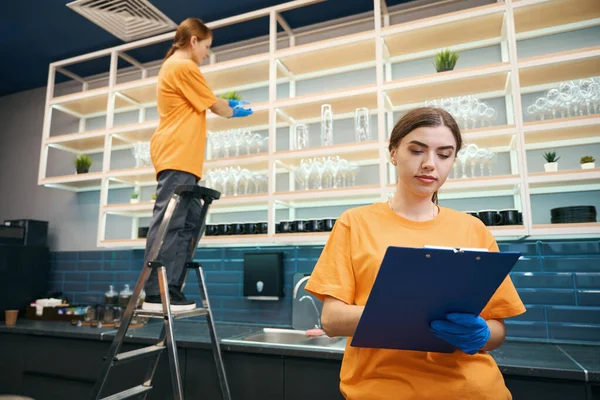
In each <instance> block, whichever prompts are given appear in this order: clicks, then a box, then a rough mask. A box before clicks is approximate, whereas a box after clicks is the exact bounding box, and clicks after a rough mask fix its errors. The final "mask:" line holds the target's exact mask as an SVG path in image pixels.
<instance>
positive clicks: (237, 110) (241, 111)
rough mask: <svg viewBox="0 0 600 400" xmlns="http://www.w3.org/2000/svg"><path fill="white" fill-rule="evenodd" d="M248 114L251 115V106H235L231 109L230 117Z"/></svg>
mask: <svg viewBox="0 0 600 400" xmlns="http://www.w3.org/2000/svg"><path fill="white" fill-rule="evenodd" d="M248 115H252V109H251V108H242V107H235V108H234V109H233V115H232V116H231V117H230V118H240V117H247V116H248Z"/></svg>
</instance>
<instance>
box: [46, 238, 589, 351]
mask: <svg viewBox="0 0 600 400" xmlns="http://www.w3.org/2000/svg"><path fill="white" fill-rule="evenodd" d="M500 249H501V250H502V251H506V250H514V251H520V252H522V253H523V255H524V256H527V258H528V259H529V260H527V261H525V260H523V261H519V262H518V264H517V265H516V267H515V268H514V270H513V272H512V273H511V276H512V279H513V281H514V283H515V286H516V287H517V289H518V291H519V294H520V296H521V299H522V300H523V302H524V303H525V304H526V306H527V313H525V314H524V315H522V316H519V317H517V318H512V319H510V320H508V321H507V326H508V335H509V336H510V337H513V338H528V339H550V340H559V341H570V340H577V341H588V342H592V341H594V342H600V241H598V240H592V241H538V242H515V243H508V242H501V243H500ZM261 250H264V251H282V252H284V253H285V255H284V257H285V276H284V285H285V293H286V296H285V297H284V298H283V299H282V300H281V301H277V302H257V301H249V300H246V299H245V298H244V297H243V296H242V267H243V255H244V253H245V252H253V251H261ZM321 250H322V246H317V247H309V246H301V247H268V248H262V249H261V248H258V247H245V248H207V249H199V250H197V252H196V257H195V258H196V260H199V261H201V262H202V264H203V267H204V269H205V272H206V278H207V284H208V293H209V296H210V300H211V305H212V307H213V311H214V315H215V319H216V320H217V321H227V322H248V323H261V324H268V325H274V326H283V327H291V323H292V302H291V295H290V294H291V291H292V286H291V285H292V276H293V274H294V273H296V272H311V271H312V269H313V267H314V265H315V263H316V261H317V259H318V257H319V255H320V253H321ZM142 263H143V251H141V250H122V251H85V252H56V253H52V278H51V290H54V291H62V292H64V293H66V294H67V295H68V296H70V298H71V299H72V301H73V302H76V303H98V302H101V301H102V296H103V293H104V292H105V291H107V290H108V285H111V284H112V285H115V286H116V290H121V289H122V288H123V285H124V284H129V285H130V286H131V287H132V288H133V286H134V284H135V282H136V281H137V278H138V275H139V271H140V269H141V267H142ZM185 293H186V294H187V295H188V296H189V297H190V298H192V299H194V300H196V301H197V302H199V290H198V286H197V284H196V278H195V274H190V279H189V280H188V284H187V285H186V288H185Z"/></svg>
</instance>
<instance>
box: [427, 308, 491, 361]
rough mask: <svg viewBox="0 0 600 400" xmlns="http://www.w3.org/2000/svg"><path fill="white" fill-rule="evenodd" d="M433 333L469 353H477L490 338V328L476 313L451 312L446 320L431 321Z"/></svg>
mask: <svg viewBox="0 0 600 400" xmlns="http://www.w3.org/2000/svg"><path fill="white" fill-rule="evenodd" d="M430 327H431V331H432V332H433V334H434V335H435V336H436V337H438V338H440V339H443V340H445V341H446V342H448V343H450V344H452V345H454V346H455V347H458V348H459V349H461V350H462V351H464V352H465V353H467V354H475V353H477V352H478V351H479V350H480V349H481V348H482V347H483V346H485V344H486V343H487V341H488V340H489V338H490V328H489V327H488V324H487V323H486V322H485V320H484V319H483V318H481V317H480V316H478V315H474V314H463V313H451V314H447V315H446V319H445V320H437V321H432V322H431V325H430Z"/></svg>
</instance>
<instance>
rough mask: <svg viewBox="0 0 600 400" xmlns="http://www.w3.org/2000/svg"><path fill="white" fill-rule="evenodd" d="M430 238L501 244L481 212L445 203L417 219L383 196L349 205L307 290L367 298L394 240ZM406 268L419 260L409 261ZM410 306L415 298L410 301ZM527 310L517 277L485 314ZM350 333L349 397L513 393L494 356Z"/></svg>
mask: <svg viewBox="0 0 600 400" xmlns="http://www.w3.org/2000/svg"><path fill="white" fill-rule="evenodd" d="M426 245H432V246H449V247H469V248H486V249H488V250H489V251H498V245H497V244H496V241H495V239H494V237H493V235H492V234H491V233H490V232H489V231H488V230H487V228H486V227H485V225H483V224H482V223H481V221H479V220H478V219H476V218H474V217H472V216H470V215H468V214H465V213H462V212H458V211H455V210H452V209H449V208H444V207H440V212H439V213H438V215H437V216H436V217H435V218H434V219H432V220H430V221H424V222H415V221H410V220H407V219H405V218H402V217H401V216H399V215H398V214H396V213H395V212H393V211H392V210H391V209H390V207H389V204H388V203H376V204H373V205H369V206H363V207H357V208H354V209H351V210H348V211H346V212H344V213H343V214H342V215H341V216H340V218H339V219H338V221H337V222H336V224H335V226H334V229H333V231H332V232H331V236H330V237H329V240H328V241H327V244H326V245H325V247H324V249H323V252H322V254H321V256H320V258H319V261H318V262H317V265H316V266H315V268H314V271H313V273H312V275H311V278H310V279H309V281H308V283H307V285H306V290H308V291H309V292H311V293H312V294H314V295H315V296H317V297H318V298H320V299H321V300H323V299H324V298H325V296H332V297H334V298H337V299H339V300H341V301H343V302H345V303H347V304H351V305H359V306H364V305H365V304H366V302H367V299H368V297H369V293H370V292H371V288H372V286H373V283H374V282H375V278H376V276H377V272H378V270H379V266H380V264H381V261H382V260H383V257H384V255H385V251H386V249H387V248H388V247H389V246H402V247H415V248H422V247H423V246H426ZM404 267H405V268H419V266H418V265H406V266H404ZM406 306H407V307H410V304H407V305H406ZM524 312H525V307H524V306H523V303H522V302H521V299H520V298H519V296H518V294H517V292H516V290H515V288H514V286H513V284H512V281H511V279H510V277H507V278H506V279H505V281H504V282H503V283H502V285H501V286H500V287H499V288H498V290H497V291H496V293H495V294H494V296H493V297H492V298H491V300H490V301H489V302H488V304H487V305H486V307H485V308H484V310H483V311H482V312H481V317H482V318H484V319H486V320H487V319H502V318H508V317H511V316H515V315H519V314H522V313H524ZM351 341H352V339H351V338H349V339H348V342H347V345H346V350H345V353H344V359H343V361H342V369H341V372H340V389H341V391H342V393H343V394H344V396H345V397H346V398H347V399H350V400H384V399H385V400H392V399H393V400H408V399H411V400H412V399H414V400H417V399H418V400H427V399H431V400H440V399H444V400H466V399H468V400H484V399H485V400H491V399H494V400H509V399H511V398H512V396H511V394H510V392H509V391H508V389H507V388H506V385H505V384H504V379H503V377H502V374H501V372H500V370H499V368H498V366H497V365H496V363H495V361H494V359H493V358H492V357H491V356H490V355H489V354H488V353H487V352H483V351H480V352H478V353H476V354H474V355H469V354H466V353H463V352H462V351H460V350H457V351H455V352H454V353H450V354H447V353H427V352H418V351H405V350H389V349H370V348H358V347H352V346H350V343H351Z"/></svg>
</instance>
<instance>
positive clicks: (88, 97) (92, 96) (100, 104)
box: [49, 88, 108, 116]
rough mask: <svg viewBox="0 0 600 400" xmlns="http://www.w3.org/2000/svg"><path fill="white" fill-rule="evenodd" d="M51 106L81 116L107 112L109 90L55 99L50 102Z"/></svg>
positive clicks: (86, 92) (96, 90)
mask: <svg viewBox="0 0 600 400" xmlns="http://www.w3.org/2000/svg"><path fill="white" fill-rule="evenodd" d="M49 104H50V105H52V106H55V108H57V109H58V110H61V109H63V110H66V111H68V112H71V113H74V114H78V115H81V116H84V115H88V114H94V113H98V112H105V111H106V108H107V106H108V88H101V89H93V90H87V91H85V92H78V93H73V94H67V95H64V96H59V97H55V98H53V99H52V100H50V102H49ZM61 111H62V110H61Z"/></svg>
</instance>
